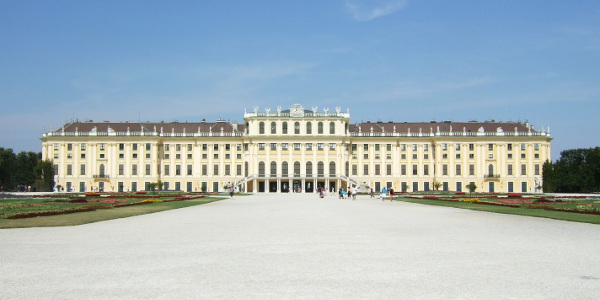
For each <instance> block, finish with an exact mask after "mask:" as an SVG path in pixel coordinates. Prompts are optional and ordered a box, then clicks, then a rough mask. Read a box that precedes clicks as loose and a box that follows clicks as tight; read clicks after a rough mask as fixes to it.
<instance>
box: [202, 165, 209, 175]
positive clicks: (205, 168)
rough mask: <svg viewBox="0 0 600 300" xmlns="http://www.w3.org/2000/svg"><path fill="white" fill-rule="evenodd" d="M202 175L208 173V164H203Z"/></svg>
mask: <svg viewBox="0 0 600 300" xmlns="http://www.w3.org/2000/svg"><path fill="white" fill-rule="evenodd" d="M202 175H203V176H206V175H208V165H202Z"/></svg>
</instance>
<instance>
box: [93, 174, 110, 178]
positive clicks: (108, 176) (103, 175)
mask: <svg viewBox="0 0 600 300" xmlns="http://www.w3.org/2000/svg"><path fill="white" fill-rule="evenodd" d="M94 178H110V175H106V174H100V175H94Z"/></svg>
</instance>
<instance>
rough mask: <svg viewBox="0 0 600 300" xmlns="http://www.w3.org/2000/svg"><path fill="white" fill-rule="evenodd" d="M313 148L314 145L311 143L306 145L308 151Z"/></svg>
mask: <svg viewBox="0 0 600 300" xmlns="http://www.w3.org/2000/svg"><path fill="white" fill-rule="evenodd" d="M312 146H313V145H312V144H311V143H308V144H306V150H309V151H310V150H312Z"/></svg>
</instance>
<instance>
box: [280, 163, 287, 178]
mask: <svg viewBox="0 0 600 300" xmlns="http://www.w3.org/2000/svg"><path fill="white" fill-rule="evenodd" d="M281 176H282V177H288V163H287V161H284V162H282V163H281Z"/></svg>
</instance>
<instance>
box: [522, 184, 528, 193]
mask: <svg viewBox="0 0 600 300" xmlns="http://www.w3.org/2000/svg"><path fill="white" fill-rule="evenodd" d="M521 193H527V182H525V181H523V182H521Z"/></svg>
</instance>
